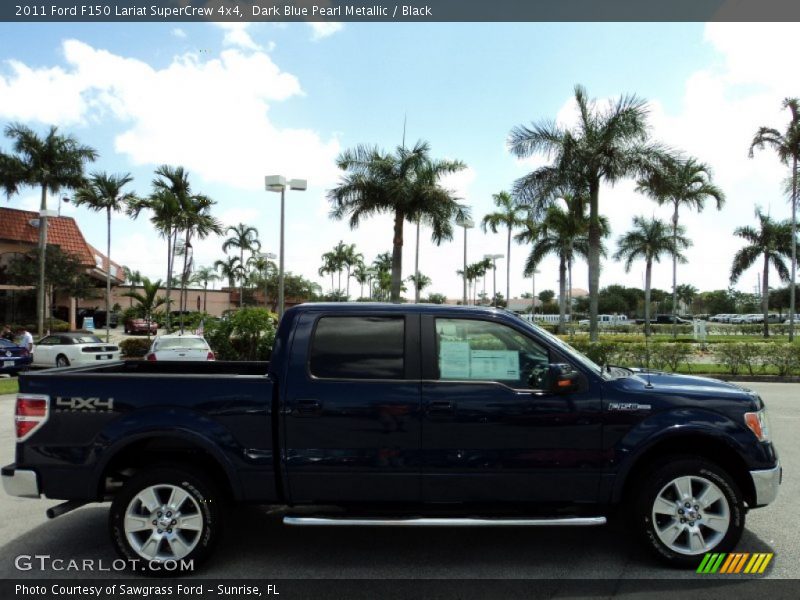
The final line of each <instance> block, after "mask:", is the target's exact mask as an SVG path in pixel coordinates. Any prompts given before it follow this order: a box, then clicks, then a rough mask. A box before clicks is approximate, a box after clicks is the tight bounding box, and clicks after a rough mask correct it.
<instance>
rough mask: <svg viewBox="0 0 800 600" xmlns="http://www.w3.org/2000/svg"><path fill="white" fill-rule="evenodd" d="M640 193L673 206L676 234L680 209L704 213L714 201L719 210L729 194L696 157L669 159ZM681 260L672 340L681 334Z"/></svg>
mask: <svg viewBox="0 0 800 600" xmlns="http://www.w3.org/2000/svg"><path fill="white" fill-rule="evenodd" d="M636 189H637V191H639V192H642V193H644V194H646V195H648V196H650V197H651V198H653V199H654V200H655V201H656V202H657V203H658V204H659V206H661V205H663V204H672V235H673V238H676V237H677V235H678V210H679V209H680V207H681V206H686V207H687V208H694V209H696V210H697V212H702V210H703V207H704V205H705V201H706V200H708V199H713V200H714V201H715V202H716V204H717V210H720V209H722V205H723V204H725V194H723V193H722V190H721V189H719V188H718V187H717V186H716V185H714V184H713V183H712V182H711V169H710V168H709V167H708V166H707V165H705V164H703V163H700V162H697V160H695V159H694V158H688V159H686V160H681V159H678V158H675V157H665V160H664V161H663V164H662V165H661V166H660V167H659V168H657V169H655V170H653V171H652V172H651V173H649V174H648V175H647V176H646V177H644V178H642V179H640V180H639V181H638V183H637V188H636ZM677 316H678V261H677V257H676V256H673V258H672V337H673V338H674V337H677V335H678V325H677V322H678V320H677V318H676V317H677Z"/></svg>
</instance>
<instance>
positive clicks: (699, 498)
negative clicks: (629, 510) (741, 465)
mask: <svg viewBox="0 0 800 600" xmlns="http://www.w3.org/2000/svg"><path fill="white" fill-rule="evenodd" d="M634 506H635V508H634V527H635V530H636V533H637V534H638V535H639V536H640V538H641V539H642V540H643V541H644V543H645V545H647V546H648V547H649V548H650V549H651V550H652V551H653V552H654V553H655V554H656V555H657V556H658V557H659V558H661V559H663V560H666V561H667V562H669V563H671V564H673V565H675V566H695V567H696V566H697V565H698V564H699V563H700V561H701V560H702V557H703V555H704V554H706V553H708V552H728V551H729V550H732V549H733V548H734V547H735V546H736V544H737V543H738V542H739V538H740V537H741V536H742V531H743V530H744V501H743V498H742V493H741V491H740V490H739V488H738V486H737V485H736V482H735V481H734V480H733V478H732V477H731V476H730V475H729V474H728V472H727V471H725V470H724V469H722V468H720V467H719V466H717V465H715V464H714V463H710V462H707V461H704V460H700V459H694V458H677V459H675V460H672V461H670V462H665V463H661V464H660V465H657V466H656V467H655V468H654V469H652V471H651V473H650V475H648V476H647V478H646V479H645V480H644V481H643V482H642V485H641V486H640V487H639V488H638V492H637V495H636V498H635V502H634Z"/></svg>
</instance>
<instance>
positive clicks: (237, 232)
mask: <svg viewBox="0 0 800 600" xmlns="http://www.w3.org/2000/svg"><path fill="white" fill-rule="evenodd" d="M225 233H232V235H231V236H230V237H229V238H228V239H226V240H225V241H224V242H223V244H222V251H223V252H227V251H228V250H229V249H230V248H238V249H239V265H240V266H241V267H242V270H241V271H240V275H241V277H240V279H239V306H240V307H241V306H244V266H245V262H244V252H245V250H247V251H248V252H258V251H259V250H261V242H260V241H259V240H258V229H256V228H255V227H251V226H250V225H246V224H245V223H239V224H238V225H232V226H231V227H228V229H226V230H225Z"/></svg>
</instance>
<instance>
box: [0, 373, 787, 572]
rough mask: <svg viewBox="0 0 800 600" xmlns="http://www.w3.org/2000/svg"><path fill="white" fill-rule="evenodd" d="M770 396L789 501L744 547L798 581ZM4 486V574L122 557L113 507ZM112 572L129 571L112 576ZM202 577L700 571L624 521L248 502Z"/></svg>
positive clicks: (1, 436) (781, 416)
mask: <svg viewBox="0 0 800 600" xmlns="http://www.w3.org/2000/svg"><path fill="white" fill-rule="evenodd" d="M742 385H745V386H747V387H750V388H752V389H755V390H756V391H758V392H759V393H761V395H762V397H763V398H764V399H765V401H766V402H767V405H768V406H769V410H770V419H771V423H772V427H773V435H774V439H775V442H776V444H777V446H778V449H779V452H780V455H781V462H782V463H783V466H784V479H783V485H782V488H781V491H780V494H779V496H778V500H777V501H776V502H775V503H774V504H772V505H770V506H769V507H767V508H764V509H760V510H756V511H752V512H751V513H750V514H749V515H748V517H747V529H746V531H745V534H744V536H743V538H742V541H741V543H740V546H739V550H740V551H742V552H774V553H775V558H774V559H773V560H772V562H771V564H770V566H769V568H768V570H767V573H766V574H765V577H768V578H796V577H797V576H798V575H797V571H796V569H797V567H798V565H800V519H798V517H797V514H798V513H797V507H798V503H797V498H798V497H800V477H798V472H800V439H799V438H798V433H797V432H798V430H800V429H799V428H800V384H781V383H753V384H742ZM12 412H13V396H0V459H1V460H2V464H8V463H10V462H13V438H12ZM56 503H57V502H54V501H47V500H40V501H36V500H25V499H19V498H11V497H9V496H6V495H5V494H3V493H0V515H2V517H3V518H2V519H0V577H2V578H31V579H47V578H55V577H58V578H65V577H66V578H81V577H85V575H84V574H82V573H80V572H63V571H62V572H52V571H44V572H40V571H38V570H34V571H19V570H17V569H16V568H15V564H14V563H15V560H14V559H15V557H17V556H18V555H20V554H28V555H37V554H46V555H50V556H52V557H54V558H55V557H60V558H64V559H67V560H69V559H72V558H76V559H80V560H82V559H95V561H97V560H98V559H102V560H103V561H105V562H106V563H109V564H110V563H111V562H112V561H113V560H114V559H115V558H116V554H115V553H114V551H113V549H112V547H111V543H110V541H109V540H108V533H107V527H106V518H107V506H106V505H90V506H86V507H83V508H81V509H78V510H76V511H74V512H72V513H69V514H67V515H64V516H62V517H59V518H57V519H55V520H52V521H49V520H48V519H47V518H46V517H45V514H44V511H45V509H46V508H47V507H49V506H52V505H54V504H56ZM102 576H103V577H104V578H106V577H107V578H114V577H124V576H126V574H123V573H114V572H109V573H103V575H102ZM194 577H214V578H226V579H239V578H254V577H268V578H272V579H313V578H351V579H362V578H371V579H400V580H402V579H423V578H427V579H574V578H582V579H583V578H585V579H611V580H640V579H675V578H679V579H689V578H695V579H696V578H697V577H698V576H697V575H696V574H695V573H694V571H693V570H686V571H681V570H675V569H670V568H666V567H664V566H662V565H660V564H658V563H656V562H654V561H653V560H651V559H650V558H649V556H648V555H646V554H644V553H643V552H642V551H641V548H640V547H639V546H638V545H637V544H636V543H634V542H632V541H631V540H630V539H629V538H628V537H627V535H626V534H625V533H624V530H623V529H622V528H620V527H619V526H618V525H617V526H614V525H610V526H606V527H597V528H540V529H536V528H518V529H508V528H497V529H492V528H488V529H486V528H481V529H471V528H455V527H454V528H441V529H428V528H424V529H414V528H408V529H407V528H400V529H398V528H384V529H379V528H361V529H359V528H336V529H327V528H290V527H285V526H283V525H282V524H281V521H280V515H278V514H274V513H270V512H269V511H268V510H267V509H265V508H260V507H244V508H237V509H236V511H235V513H233V514H231V515H229V518H228V526H227V529H226V534H225V538H224V540H223V542H222V544H221V545H220V547H218V548H217V551H216V554H215V555H214V557H213V558H212V559H211V561H210V563H209V564H208V565H207V566H206V567H204V568H203V569H202V570H201V571H199V572H198V573H196V574H195V575H194Z"/></svg>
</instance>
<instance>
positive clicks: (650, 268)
mask: <svg viewBox="0 0 800 600" xmlns="http://www.w3.org/2000/svg"><path fill="white" fill-rule="evenodd" d="M652 274H653V259H651V258H648V259H647V263H646V267H645V271H644V335H645V337H646V338H648V337H650V278H651V276H652ZM648 362H649V361H648ZM648 366H649V365H648Z"/></svg>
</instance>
